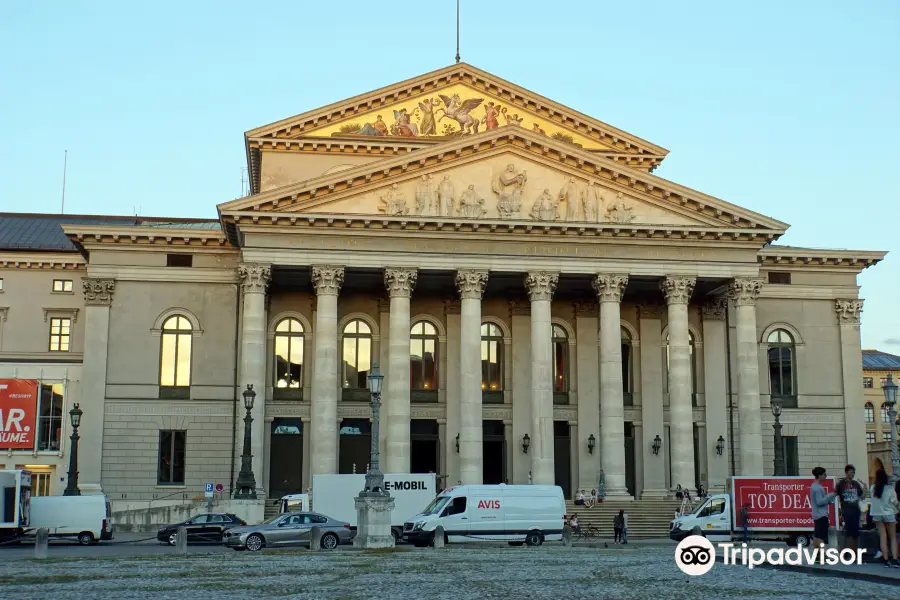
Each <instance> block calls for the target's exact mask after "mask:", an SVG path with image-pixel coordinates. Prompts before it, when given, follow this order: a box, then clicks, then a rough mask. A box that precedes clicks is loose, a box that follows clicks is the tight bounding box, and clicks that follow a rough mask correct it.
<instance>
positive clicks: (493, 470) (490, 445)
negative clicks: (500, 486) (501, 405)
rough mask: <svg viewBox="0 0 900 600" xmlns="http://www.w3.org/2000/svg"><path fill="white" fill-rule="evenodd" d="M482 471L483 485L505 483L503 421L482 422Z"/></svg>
mask: <svg viewBox="0 0 900 600" xmlns="http://www.w3.org/2000/svg"><path fill="white" fill-rule="evenodd" d="M481 427H482V431H483V438H482V444H483V448H482V459H481V460H482V470H483V479H482V481H483V482H484V484H485V485H491V484H497V483H506V438H505V437H504V429H503V421H482V424H481Z"/></svg>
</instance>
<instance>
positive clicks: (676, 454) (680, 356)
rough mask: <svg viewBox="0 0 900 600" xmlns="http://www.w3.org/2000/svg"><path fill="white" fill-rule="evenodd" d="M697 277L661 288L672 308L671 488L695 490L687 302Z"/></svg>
mask: <svg viewBox="0 0 900 600" xmlns="http://www.w3.org/2000/svg"><path fill="white" fill-rule="evenodd" d="M696 283H697V279H696V278H695V277H681V276H669V277H666V278H665V279H664V280H662V281H661V282H660V283H659V288H660V289H661V290H662V293H663V295H664V296H665V297H666V303H667V304H668V305H669V315H668V316H669V444H670V445H671V447H670V448H669V455H670V456H671V461H672V487H675V486H676V485H681V487H689V488H692V487H694V480H695V473H694V414H693V413H694V411H693V408H692V407H691V404H692V403H691V394H692V393H693V389H692V386H691V334H690V330H689V329H688V302H690V300H691V294H693V293H694V285H695V284H696Z"/></svg>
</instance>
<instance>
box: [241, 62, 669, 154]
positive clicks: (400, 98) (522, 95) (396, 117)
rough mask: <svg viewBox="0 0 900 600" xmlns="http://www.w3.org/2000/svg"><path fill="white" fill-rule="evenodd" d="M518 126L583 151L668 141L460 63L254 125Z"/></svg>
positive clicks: (324, 134)
mask: <svg viewBox="0 0 900 600" xmlns="http://www.w3.org/2000/svg"><path fill="white" fill-rule="evenodd" d="M505 127H519V128H524V129H527V130H529V131H533V132H535V133H538V134H539V135H542V136H546V137H550V138H553V139H556V140H559V141H562V142H565V143H568V144H570V145H572V146H574V147H577V148H581V149H584V150H589V151H595V152H602V153H607V154H613V155H615V154H635V155H644V156H652V157H654V158H655V159H656V160H655V161H654V162H653V164H652V165H651V168H652V167H655V166H656V165H657V164H658V163H659V162H660V161H661V160H662V159H663V158H664V157H665V155H666V154H667V153H668V151H667V150H666V149H665V148H662V147H660V146H657V145H656V144H653V143H651V142H648V141H646V140H643V139H641V138H638V137H636V136H633V135H631V134H629V133H626V132H624V131H621V130H619V129H617V128H615V127H612V126H611V125H608V124H606V123H603V122H602V121H598V120H597V119H594V118H592V117H589V116H587V115H584V114H582V113H579V112H577V111H574V110H572V109H570V108H568V107H565V106H562V105H560V104H557V103H555V102H553V101H551V100H549V99H547V98H544V97H543V96H540V95H538V94H535V93H533V92H530V91H528V90H525V89H523V88H520V87H518V86H516V85H514V84H512V83H510V82H508V81H504V80H503V79H500V78H498V77H495V76H493V75H491V74H489V73H486V72H484V71H481V70H479V69H476V68H475V67H472V66H471V65H467V64H465V63H460V64H457V65H453V66H451V67H447V68H444V69H439V70H437V71H433V72H431V73H427V74H425V75H422V76H420V77H416V78H414V79H410V80H407V81H403V82H401V83H397V84H394V85H391V86H388V87H384V88H381V89H378V90H375V91H372V92H369V93H367V94H362V95H359V96H356V97H354V98H350V99H348V100H346V101H343V102H338V103H334V104H331V105H328V106H325V107H323V108H320V109H317V110H313V111H310V112H307V113H303V114H301V115H297V116H295V117H291V118H288V119H284V120H282V121H278V122H277V123H272V124H271V125H266V126H263V127H259V128H256V129H253V130H251V131H248V132H247V133H246V137H247V139H248V140H251V141H253V143H257V144H260V145H262V144H263V140H265V139H266V138H274V139H299V138H304V139H305V138H321V139H332V138H339V139H341V140H351V141H352V140H355V141H356V142H357V143H361V144H365V143H367V142H379V141H381V142H383V141H384V140H385V139H394V140H397V141H404V140H405V141H416V142H426V143H427V142H432V143H439V142H441V141H446V140H447V139H453V138H455V137H458V136H463V135H473V134H477V133H480V132H484V131H487V130H492V129H502V128H505Z"/></svg>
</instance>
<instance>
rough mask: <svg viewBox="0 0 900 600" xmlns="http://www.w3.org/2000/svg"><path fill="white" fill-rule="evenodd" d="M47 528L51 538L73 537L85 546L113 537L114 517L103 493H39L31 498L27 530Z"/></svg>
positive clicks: (31, 531)
mask: <svg viewBox="0 0 900 600" xmlns="http://www.w3.org/2000/svg"><path fill="white" fill-rule="evenodd" d="M42 527H43V528H46V529H47V530H48V533H49V535H50V537H51V538H74V539H77V540H78V543H79V544H81V545H83V546H87V545H89V544H93V543H95V542H99V541H100V540H111V539H112V538H113V519H112V515H111V514H110V506H109V500H108V499H107V497H106V496H104V495H93V496H38V497H35V498H32V499H31V524H30V531H29V533H31V534H34V532H35V531H37V530H38V529H40V528H42Z"/></svg>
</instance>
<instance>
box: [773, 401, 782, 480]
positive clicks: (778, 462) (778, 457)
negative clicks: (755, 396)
mask: <svg viewBox="0 0 900 600" xmlns="http://www.w3.org/2000/svg"><path fill="white" fill-rule="evenodd" d="M770 404H771V406H772V415H773V416H774V417H775V424H774V425H772V427H773V428H774V429H775V475H776V476H779V475H784V444H783V442H782V441H781V421H780V420H779V419H780V418H781V410H782V406H781V400H778V399H777V398H773V399H772V400H771V402H770Z"/></svg>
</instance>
